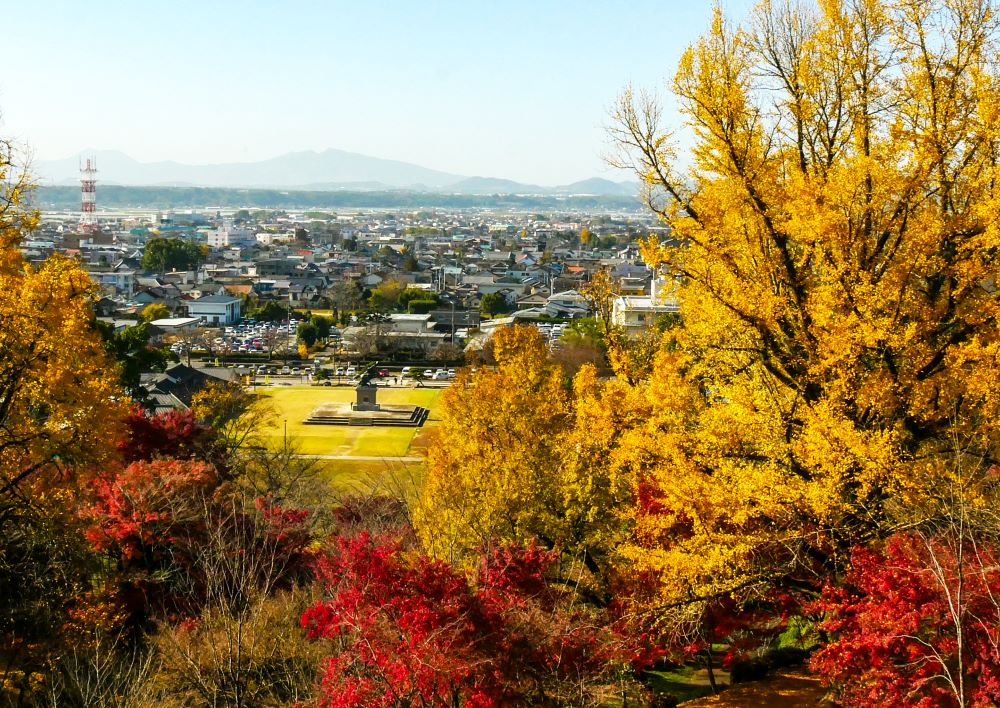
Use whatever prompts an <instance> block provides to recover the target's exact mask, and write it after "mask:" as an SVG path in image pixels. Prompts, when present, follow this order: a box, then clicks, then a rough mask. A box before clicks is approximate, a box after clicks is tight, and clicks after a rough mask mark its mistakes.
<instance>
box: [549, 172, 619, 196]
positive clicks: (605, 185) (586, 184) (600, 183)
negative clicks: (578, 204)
mask: <svg viewBox="0 0 1000 708" xmlns="http://www.w3.org/2000/svg"><path fill="white" fill-rule="evenodd" d="M554 191H555V192H556V193H558V194H600V195H608V196H610V195H619V196H622V197H634V196H636V195H637V194H638V193H639V185H638V184H636V183H635V182H612V181H611V180H609V179H603V178H601V177H591V178H590V179H584V180H580V181H579V182H573V183H572V184H567V185H563V186H562V187H556V188H555V189H554Z"/></svg>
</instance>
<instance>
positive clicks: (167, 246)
mask: <svg viewBox="0 0 1000 708" xmlns="http://www.w3.org/2000/svg"><path fill="white" fill-rule="evenodd" d="M207 255H208V249H207V248H206V247H204V246H199V245H198V244H196V243H192V242H191V241H184V240H182V239H177V238H153V239H150V240H149V241H147V242H146V247H145V249H144V250H143V253H142V267H143V268H144V269H145V270H148V271H152V272H154V273H167V272H169V271H172V270H188V269H190V268H196V267H197V266H198V265H200V264H201V263H202V262H203V261H204V260H205V257H206V256H207Z"/></svg>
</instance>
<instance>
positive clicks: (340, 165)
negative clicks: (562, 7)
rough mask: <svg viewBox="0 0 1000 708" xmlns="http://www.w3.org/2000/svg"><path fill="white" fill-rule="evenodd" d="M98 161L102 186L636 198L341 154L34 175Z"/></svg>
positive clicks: (117, 157) (103, 159) (597, 187)
mask: <svg viewBox="0 0 1000 708" xmlns="http://www.w3.org/2000/svg"><path fill="white" fill-rule="evenodd" d="M87 158H95V159H96V161H97V169H98V175H97V176H98V181H99V183H104V184H118V185H131V186H140V185H142V186H157V187H229V188H234V187H242V188H254V189H294V190H311V191H351V192H359V191H371V192H375V191H386V190H393V189H405V190H410V191H417V192H444V193H454V194H544V195H559V194H564V195H580V194H585V195H597V196H625V197H628V196H635V195H637V194H638V191H639V190H638V186H637V185H636V184H635V183H630V182H613V181H611V180H607V179H602V178H599V177H595V178H592V179H587V180H582V181H580V182H574V183H572V184H566V185H559V186H555V187H541V186H538V185H533V184H522V183H520V182H514V181H512V180H507V179H497V178H493V177H466V176H463V175H456V174H450V173H448V172H441V171H438V170H432V169H428V168H426V167H421V166H420V165H414V164H411V163H408V162H399V161H397V160H383V159H381V158H377V157H369V156H367V155H360V154H358V153H354V152H345V151H343V150H333V149H330V150H324V151H323V152H313V151H304V152H290V153H287V154H285V155H281V156H279V157H274V158H271V159H269V160H261V161H260V162H234V163H225V164H217V165H185V164H182V163H179V162H172V161H168V162H138V161H137V160H133V159H132V158H131V157H129V156H128V155H126V154H124V153H121V152H118V151H114V150H90V151H84V152H81V153H80V154H79V155H74V156H72V157H68V158H65V159H63V160H38V161H36V162H35V163H34V165H33V172H34V174H35V176H36V177H37V179H38V180H39V181H40V183H41V184H43V185H70V184H77V183H78V181H79V177H80V174H79V170H80V162H81V160H86V159H87Z"/></svg>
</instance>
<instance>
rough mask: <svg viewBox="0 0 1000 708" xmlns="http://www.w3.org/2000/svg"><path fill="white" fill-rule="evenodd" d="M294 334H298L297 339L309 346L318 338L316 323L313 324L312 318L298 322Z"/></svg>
mask: <svg viewBox="0 0 1000 708" xmlns="http://www.w3.org/2000/svg"><path fill="white" fill-rule="evenodd" d="M296 334H298V337H299V341H300V342H302V343H303V344H305V345H306V346H307V347H311V346H312V345H314V344H315V343H316V340H317V339H318V338H319V330H318V329H317V328H316V325H315V324H313V322H312V320H309V321H308V322H300V323H299V326H298V328H297V329H296Z"/></svg>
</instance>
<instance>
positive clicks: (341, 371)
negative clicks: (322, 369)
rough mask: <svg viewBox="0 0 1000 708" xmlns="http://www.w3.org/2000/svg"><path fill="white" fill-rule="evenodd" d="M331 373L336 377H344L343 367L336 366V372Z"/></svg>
mask: <svg viewBox="0 0 1000 708" xmlns="http://www.w3.org/2000/svg"><path fill="white" fill-rule="evenodd" d="M333 373H334V375H336V376H343V375H344V367H343V366H338V367H337V370H336V371H335V372H333Z"/></svg>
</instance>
